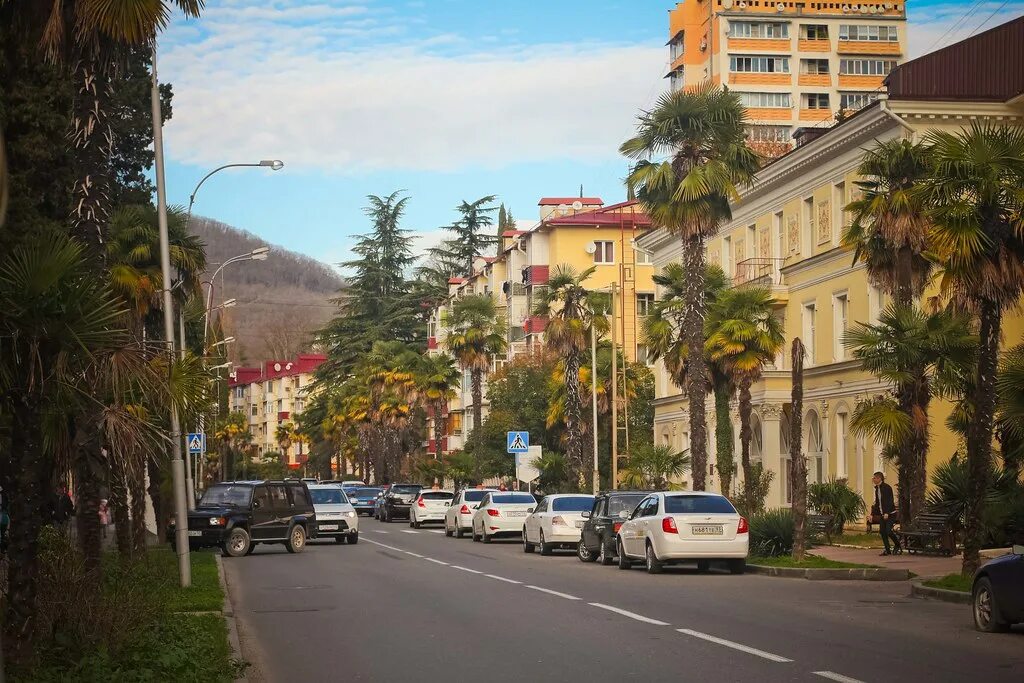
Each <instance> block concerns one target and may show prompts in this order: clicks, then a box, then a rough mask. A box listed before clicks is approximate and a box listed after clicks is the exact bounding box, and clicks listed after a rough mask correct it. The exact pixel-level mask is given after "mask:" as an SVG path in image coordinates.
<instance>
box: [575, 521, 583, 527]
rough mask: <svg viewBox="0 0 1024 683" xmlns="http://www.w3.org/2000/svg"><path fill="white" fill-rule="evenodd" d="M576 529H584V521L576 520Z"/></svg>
mask: <svg viewBox="0 0 1024 683" xmlns="http://www.w3.org/2000/svg"><path fill="white" fill-rule="evenodd" d="M576 528H577V529H582V528H583V520H582V519H577V520H576Z"/></svg>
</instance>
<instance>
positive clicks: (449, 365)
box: [417, 354, 461, 460]
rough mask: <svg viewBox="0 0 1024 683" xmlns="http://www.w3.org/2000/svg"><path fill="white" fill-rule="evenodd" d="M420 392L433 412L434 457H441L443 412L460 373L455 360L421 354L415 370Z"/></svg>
mask: <svg viewBox="0 0 1024 683" xmlns="http://www.w3.org/2000/svg"><path fill="white" fill-rule="evenodd" d="M417 375H418V378H417V381H418V382H419V385H420V393H421V394H422V395H423V398H424V400H425V401H426V403H427V405H428V406H429V407H430V409H431V412H432V413H433V416H432V418H431V419H432V420H433V426H434V457H435V459H437V460H440V459H441V450H442V449H441V443H442V441H443V440H444V432H445V429H444V426H445V425H444V412H445V409H446V408H447V407H448V401H450V400H451V399H453V398H455V395H456V394H455V388H456V387H457V386H459V380H460V379H461V374H460V373H459V369H458V368H457V367H456V366H455V360H454V359H453V358H452V357H451V356H448V355H445V354H435V355H432V356H423V358H422V361H421V363H420V368H419V370H418V372H417Z"/></svg>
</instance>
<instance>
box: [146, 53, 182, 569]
mask: <svg viewBox="0 0 1024 683" xmlns="http://www.w3.org/2000/svg"><path fill="white" fill-rule="evenodd" d="M150 104H151V105H152V108H153V157H154V165H155V166H156V203H157V218H158V222H159V225H160V269H161V270H162V272H163V304H164V339H165V341H166V344H167V360H168V362H173V361H174V302H173V300H172V298H171V248H170V240H169V238H168V236H167V185H166V178H165V176H164V138H163V116H162V114H161V112H160V86H159V81H158V80H157V75H156V46H155V45H154V47H153V79H152V89H151V90H150ZM167 379H168V382H170V376H168V378H167ZM170 404H171V434H170V437H171V478H172V481H173V486H174V521H175V524H174V540H175V544H174V546H175V552H176V553H177V555H178V577H179V580H180V584H181V587H182V588H188V587H189V586H191V585H192V563H191V558H190V557H189V548H188V504H187V502H186V499H187V492H186V491H185V462H184V460H182V457H181V439H182V435H181V423H180V421H179V419H178V407H177V406H176V405H174V402H173V401H170Z"/></svg>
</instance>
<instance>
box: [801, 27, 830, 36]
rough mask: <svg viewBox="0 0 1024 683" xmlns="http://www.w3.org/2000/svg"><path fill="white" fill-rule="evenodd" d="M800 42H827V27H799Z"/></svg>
mask: <svg viewBox="0 0 1024 683" xmlns="http://www.w3.org/2000/svg"><path fill="white" fill-rule="evenodd" d="M800 38H801V39H802V40H828V26H825V25H823V24H804V25H802V26H801V27H800Z"/></svg>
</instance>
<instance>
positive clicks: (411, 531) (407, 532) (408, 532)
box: [402, 529, 419, 534]
mask: <svg viewBox="0 0 1024 683" xmlns="http://www.w3.org/2000/svg"><path fill="white" fill-rule="evenodd" d="M402 533H403V534H418V533H419V532H418V531H413V530H412V529H402Z"/></svg>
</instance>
